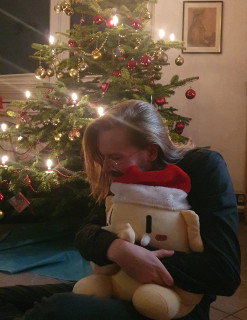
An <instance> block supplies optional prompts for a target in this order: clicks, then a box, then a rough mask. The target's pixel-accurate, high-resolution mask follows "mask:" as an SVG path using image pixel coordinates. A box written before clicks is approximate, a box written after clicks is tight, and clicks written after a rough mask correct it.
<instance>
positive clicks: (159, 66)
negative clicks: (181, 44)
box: [154, 64, 162, 71]
mask: <svg viewBox="0 0 247 320" xmlns="http://www.w3.org/2000/svg"><path fill="white" fill-rule="evenodd" d="M161 69H162V66H161V65H159V64H156V65H155V66H154V70H155V71H161Z"/></svg>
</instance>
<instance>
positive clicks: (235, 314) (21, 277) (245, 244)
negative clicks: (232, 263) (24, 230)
mask: <svg viewBox="0 0 247 320" xmlns="http://www.w3.org/2000/svg"><path fill="white" fill-rule="evenodd" d="M239 241H240V246H241V252H242V276H241V277H242V283H241V285H240V287H239V288H238V290H237V291H236V293H235V294H234V295H233V296H232V297H218V298H217V300H216V301H215V302H214V303H213V304H212V307H211V310H210V320H223V319H224V320H239V319H241V320H247V223H245V222H244V221H243V219H241V218H240V222H239ZM58 282H59V281H58V280H56V279H52V278H47V277H44V276H39V275H37V274H32V273H22V274H15V275H9V274H6V273H1V272H0V287H3V286H9V285H15V284H23V285H28V284H31V285H32V284H44V283H58Z"/></svg>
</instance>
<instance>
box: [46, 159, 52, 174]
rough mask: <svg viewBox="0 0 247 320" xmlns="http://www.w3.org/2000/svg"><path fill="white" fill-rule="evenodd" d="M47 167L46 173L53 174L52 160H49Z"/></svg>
mask: <svg viewBox="0 0 247 320" xmlns="http://www.w3.org/2000/svg"><path fill="white" fill-rule="evenodd" d="M46 165H47V171H46V173H51V172H53V171H52V170H51V166H52V161H51V159H48V160H47V161H46Z"/></svg>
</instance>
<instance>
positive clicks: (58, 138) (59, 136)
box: [54, 133, 63, 141]
mask: <svg viewBox="0 0 247 320" xmlns="http://www.w3.org/2000/svg"><path fill="white" fill-rule="evenodd" d="M62 136H63V135H62V133H58V134H56V135H55V137H54V139H55V141H60V140H61V138H62Z"/></svg>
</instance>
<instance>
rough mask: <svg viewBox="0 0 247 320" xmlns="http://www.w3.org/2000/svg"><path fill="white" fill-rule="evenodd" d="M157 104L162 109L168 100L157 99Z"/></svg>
mask: <svg viewBox="0 0 247 320" xmlns="http://www.w3.org/2000/svg"><path fill="white" fill-rule="evenodd" d="M155 103H156V104H157V105H158V106H159V107H161V106H163V105H164V104H165V103H166V99H165V98H164V97H160V98H157V99H155Z"/></svg>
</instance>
